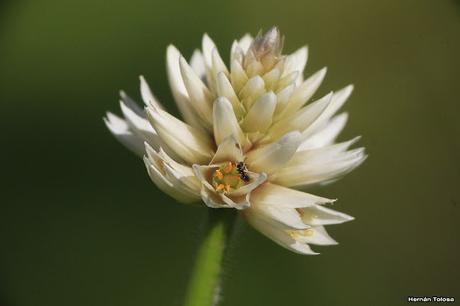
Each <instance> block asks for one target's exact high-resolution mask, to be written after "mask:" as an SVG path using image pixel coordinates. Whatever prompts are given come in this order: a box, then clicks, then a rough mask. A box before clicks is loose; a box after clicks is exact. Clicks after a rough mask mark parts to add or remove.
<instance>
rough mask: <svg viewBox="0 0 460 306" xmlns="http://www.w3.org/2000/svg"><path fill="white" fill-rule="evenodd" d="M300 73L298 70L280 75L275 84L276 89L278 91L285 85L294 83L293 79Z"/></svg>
mask: <svg viewBox="0 0 460 306" xmlns="http://www.w3.org/2000/svg"><path fill="white" fill-rule="evenodd" d="M299 76H300V73H299V72H298V71H293V72H291V73H289V74H288V75H286V76H284V77H282V78H281V79H280V80H279V81H278V84H277V90H278V91H280V90H281V89H283V88H284V87H286V86H290V85H291V84H292V85H295V81H296V80H297V79H298V78H299Z"/></svg>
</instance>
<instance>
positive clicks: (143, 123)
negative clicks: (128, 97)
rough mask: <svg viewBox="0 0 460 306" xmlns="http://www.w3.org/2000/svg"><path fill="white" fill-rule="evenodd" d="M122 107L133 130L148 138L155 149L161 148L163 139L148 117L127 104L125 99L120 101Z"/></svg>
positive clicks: (145, 138)
mask: <svg viewBox="0 0 460 306" xmlns="http://www.w3.org/2000/svg"><path fill="white" fill-rule="evenodd" d="M120 108H121V111H122V113H123V115H124V117H125V118H126V122H127V124H128V125H129V127H130V129H131V131H133V133H135V134H136V135H138V136H139V137H141V138H143V139H144V140H146V141H147V142H148V143H149V144H150V145H152V146H153V147H154V148H155V149H159V148H160V145H161V139H160V137H159V136H158V134H157V132H156V131H155V130H154V129H153V127H152V126H151V125H150V122H149V121H148V120H147V119H146V118H144V117H142V116H140V115H138V114H137V113H136V112H135V111H134V109H132V108H130V107H129V106H127V105H126V104H125V102H123V101H120Z"/></svg>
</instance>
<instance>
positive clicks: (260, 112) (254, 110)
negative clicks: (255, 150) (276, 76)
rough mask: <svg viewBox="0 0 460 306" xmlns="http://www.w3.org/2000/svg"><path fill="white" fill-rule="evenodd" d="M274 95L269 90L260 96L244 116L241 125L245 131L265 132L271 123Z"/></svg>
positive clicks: (274, 101) (274, 106) (274, 102)
mask: <svg viewBox="0 0 460 306" xmlns="http://www.w3.org/2000/svg"><path fill="white" fill-rule="evenodd" d="M275 108H276V95H275V94H274V93H273V92H272V91H270V92H268V93H266V94H264V95H263V96H261V97H260V98H259V99H258V100H257V101H256V102H255V103H254V105H253V106H252V107H251V109H250V110H249V112H248V114H247V115H246V117H245V118H244V121H243V124H242V127H243V129H244V130H245V131H247V132H257V131H259V132H265V131H266V130H267V129H268V127H269V126H270V125H271V124H272V118H273V113H274V111H275Z"/></svg>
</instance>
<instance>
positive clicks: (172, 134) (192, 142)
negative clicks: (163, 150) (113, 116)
mask: <svg viewBox="0 0 460 306" xmlns="http://www.w3.org/2000/svg"><path fill="white" fill-rule="evenodd" d="M147 115H148V119H149V121H150V123H151V124H152V125H153V127H154V128H155V130H156V131H157V133H158V135H160V137H161V139H162V140H163V141H164V142H165V143H166V144H167V145H168V146H169V147H170V148H171V149H172V150H173V151H174V152H175V153H176V154H177V155H179V156H180V157H181V158H182V159H183V160H184V161H186V162H188V163H190V164H193V163H206V162H208V161H209V160H210V159H211V154H212V143H211V141H210V139H209V137H208V135H207V134H206V133H204V132H202V131H201V130H199V129H197V128H194V127H192V126H190V125H188V124H186V123H184V122H182V121H180V120H179V119H177V118H176V117H174V116H172V115H170V114H169V113H167V112H165V111H162V110H160V109H155V108H153V107H149V108H147Z"/></svg>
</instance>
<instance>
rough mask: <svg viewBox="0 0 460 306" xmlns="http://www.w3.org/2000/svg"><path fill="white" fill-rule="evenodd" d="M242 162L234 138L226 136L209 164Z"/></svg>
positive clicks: (240, 153)
mask: <svg viewBox="0 0 460 306" xmlns="http://www.w3.org/2000/svg"><path fill="white" fill-rule="evenodd" d="M242 160H243V152H242V151H241V147H240V145H239V144H238V141H237V140H236V139H235V137H234V136H233V135H232V136H228V137H227V138H225V139H224V141H222V142H221V143H220V145H219V147H218V148H217V152H216V154H215V155H214V157H213V158H212V160H211V164H216V163H223V162H228V161H232V162H235V163H236V162H240V161H242Z"/></svg>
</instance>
